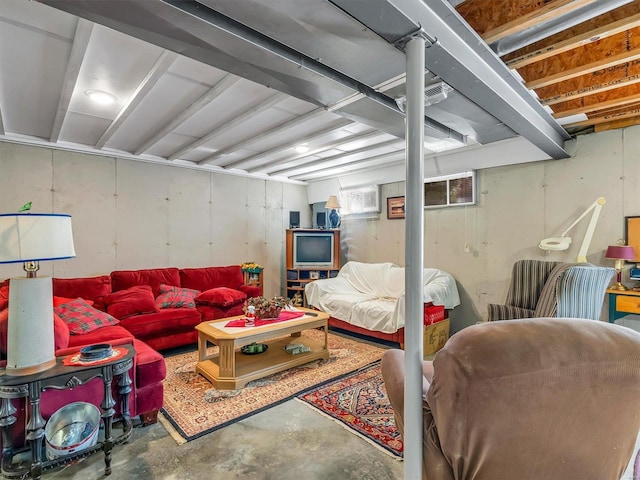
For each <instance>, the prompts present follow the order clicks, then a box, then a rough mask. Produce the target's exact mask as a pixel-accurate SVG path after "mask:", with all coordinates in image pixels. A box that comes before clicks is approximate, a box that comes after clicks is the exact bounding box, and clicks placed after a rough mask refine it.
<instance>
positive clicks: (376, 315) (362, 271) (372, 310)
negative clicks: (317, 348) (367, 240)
mask: <svg viewBox="0 0 640 480" xmlns="http://www.w3.org/2000/svg"><path fill="white" fill-rule="evenodd" d="M304 291H305V295H306V298H307V304H308V305H310V306H312V307H315V308H317V309H318V310H322V311H323V312H326V313H328V314H329V315H330V316H331V317H333V318H335V319H339V320H341V321H343V322H346V323H348V324H350V325H353V326H355V327H359V328H362V329H365V330H370V331H373V332H383V333H387V334H391V333H395V332H397V331H398V330H399V329H401V328H404V310H405V307H404V268H403V267H399V266H398V265H395V264H393V263H362V262H347V263H346V264H345V265H344V266H343V267H342V268H341V269H340V272H339V273H338V275H337V276H336V277H334V278H327V279H322V280H316V281H314V282H310V283H308V284H307V285H306V286H305V289H304ZM423 293H424V302H425V303H428V302H431V303H433V304H434V305H444V307H445V308H446V309H452V308H454V307H455V306H457V305H459V304H460V297H459V295H458V288H457V286H456V281H455V279H454V278H453V277H452V276H451V275H450V274H449V273H447V272H444V271H442V270H438V269H435V268H425V269H424V288H423Z"/></svg>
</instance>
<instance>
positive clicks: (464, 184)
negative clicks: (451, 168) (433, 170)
mask: <svg viewBox="0 0 640 480" xmlns="http://www.w3.org/2000/svg"><path fill="white" fill-rule="evenodd" d="M475 203H476V172H475V170H473V171H471V172H463V173H457V174H454V175H446V176H442V177H435V178H427V179H425V181H424V206H425V208H440V207H457V206H461V205H475Z"/></svg>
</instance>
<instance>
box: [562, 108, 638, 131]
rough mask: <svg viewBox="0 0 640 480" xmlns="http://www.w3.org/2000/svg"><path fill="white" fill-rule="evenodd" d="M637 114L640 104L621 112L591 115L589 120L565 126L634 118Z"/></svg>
mask: <svg viewBox="0 0 640 480" xmlns="http://www.w3.org/2000/svg"><path fill="white" fill-rule="evenodd" d="M637 116H640V105H637V106H636V107H634V108H632V109H630V110H623V111H620V112H614V113H608V114H605V115H599V116H596V117H590V118H588V119H587V120H582V121H580V122H574V123H570V124H568V125H565V128H573V127H581V126H590V125H598V124H601V123H606V122H611V121H615V120H622V119H625V118H632V117H637Z"/></svg>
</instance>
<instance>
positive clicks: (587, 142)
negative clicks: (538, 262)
mask: <svg viewBox="0 0 640 480" xmlns="http://www.w3.org/2000/svg"><path fill="white" fill-rule="evenodd" d="M566 148H567V150H568V151H569V152H570V153H571V156H572V158H569V159H566V160H547V161H541V162H533V163H524V164H519V165H512V166H503V167H495V168H487V169H484V170H480V171H478V175H477V180H478V192H479V195H478V204H477V205H475V206H469V207H453V208H444V209H435V210H433V209H429V210H425V265H426V266H429V267H435V268H441V269H443V270H446V271H448V272H450V273H451V274H452V275H454V277H455V278H456V279H457V282H458V287H459V289H460V294H461V298H462V305H461V306H460V307H458V308H456V309H455V310H454V313H453V316H452V330H453V331H457V330H460V329H461V328H463V327H464V326H468V325H471V324H473V323H475V322H477V321H482V320H486V317H487V304H488V303H502V302H503V301H504V300H505V299H506V294H507V288H508V281H509V277H510V274H511V267H512V265H513V263H514V262H515V261H516V260H519V259H528V258H531V259H549V260H562V261H575V258H576V256H577V253H578V249H579V248H580V244H581V243H582V239H583V237H584V234H585V232H586V228H587V224H588V223H589V219H590V215H589V216H587V217H585V218H584V219H583V220H582V221H581V222H580V223H579V224H578V225H577V226H576V227H574V228H573V229H572V230H571V231H570V232H569V235H570V236H572V238H573V244H572V246H571V247H570V249H569V250H567V251H565V252H553V253H548V254H547V253H546V252H544V251H543V250H540V249H539V248H538V243H539V242H540V240H541V239H543V238H547V237H551V236H558V235H560V234H561V233H562V232H563V231H564V230H565V229H566V228H567V227H568V226H569V225H570V224H571V223H572V222H573V221H574V220H575V219H576V218H578V216H579V215H580V214H581V213H582V212H584V210H586V209H587V207H589V206H590V205H591V204H592V203H593V202H594V201H595V200H596V198H598V197H599V196H604V197H605V198H606V205H605V206H604V207H603V209H602V212H601V215H600V219H599V222H598V225H597V227H596V231H595V234H594V237H593V241H592V243H591V247H590V249H589V252H588V255H587V259H588V261H589V262H590V263H593V264H597V265H606V266H613V261H612V260H609V259H606V258H604V254H605V251H606V248H607V246H608V245H613V244H615V243H616V241H617V240H618V239H622V238H624V217H625V216H629V215H640V188H639V187H640V127H638V126H635V127H629V128H626V129H621V130H612V131H607V132H603V133H597V134H591V135H585V136H580V137H578V138H577V139H576V140H573V141H571V142H568V143H567V145H566ZM505 154H509V155H517V152H514V151H512V150H511V151H506V153H505ZM403 194H404V182H395V183H389V184H385V185H383V188H382V198H383V202H382V203H383V211H382V213H381V214H380V218H379V219H366V220H359V219H355V218H349V217H346V218H343V221H342V243H343V248H345V249H346V258H347V259H350V260H358V261H367V262H383V261H389V262H394V263H397V264H399V265H404V264H405V259H404V237H405V231H404V228H405V221H404V220H388V219H387V218H386V198H387V197H390V196H397V195H403ZM465 243H467V244H468V246H469V250H470V252H469V253H465V251H464V246H465ZM343 253H344V252H343ZM627 282H629V281H628V279H627ZM631 283H632V282H631ZM605 308H606V302H605ZM602 318H603V319H606V318H607V316H606V310H605V311H604V312H603V317H602Z"/></svg>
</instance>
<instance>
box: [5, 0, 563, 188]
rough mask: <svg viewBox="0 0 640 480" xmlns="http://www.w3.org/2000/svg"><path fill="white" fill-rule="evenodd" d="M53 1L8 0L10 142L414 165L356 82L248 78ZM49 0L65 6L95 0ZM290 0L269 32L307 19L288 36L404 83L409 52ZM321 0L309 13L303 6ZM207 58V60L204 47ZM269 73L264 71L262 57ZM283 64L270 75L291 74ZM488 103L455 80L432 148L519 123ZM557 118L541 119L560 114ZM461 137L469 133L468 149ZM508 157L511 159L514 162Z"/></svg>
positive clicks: (270, 164)
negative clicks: (100, 97)
mask: <svg viewBox="0 0 640 480" xmlns="http://www.w3.org/2000/svg"><path fill="white" fill-rule="evenodd" d="M43 1H44V0H43ZM45 3H46V1H45ZM45 3H39V2H36V1H27V0H2V4H1V6H0V65H1V75H0V140H5V141H10V142H20V143H26V144H34V145H44V146H52V147H54V148H63V149H69V150H77V151H84V152H90V153H97V154H100V155H108V156H119V157H123V158H132V159H137V160H142V161H150V162H158V163H162V164H173V165H177V166H189V167H192V168H201V169H205V170H212V171H221V172H227V173H232V174H242V175H251V176H258V177H261V178H272V179H276V180H283V181H293V182H314V181H318V180H326V179H330V178H335V177H340V176H343V175H349V174H353V173H359V172H366V171H370V170H376V169H380V168H383V167H384V168H388V167H389V166H394V165H397V166H399V165H402V164H403V162H404V139H403V138H402V134H403V133H402V130H401V129H400V130H399V129H398V128H397V125H398V122H396V124H395V126H394V127H392V128H391V127H390V128H385V127H386V125H383V124H384V122H380V121H379V120H378V119H379V118H385V116H386V115H387V114H386V113H384V112H383V113H382V115H381V116H380V114H378V113H376V114H375V115H372V116H368V112H367V111H365V110H366V109H365V108H361V107H360V106H359V104H358V103H357V101H360V100H361V97H362V95H358V92H349V91H348V89H346V88H344V89H343V88H342V87H343V86H342V85H339V87H336V88H333V89H332V87H331V86H322V88H324V90H321V87H320V86H317V88H316V85H315V84H314V83H312V82H309V81H305V80H304V79H302V80H300V79H299V78H298V79H295V78H294V79H293V80H292V85H294V86H295V87H294V88H291V89H289V88H288V87H287V85H286V81H282V83H283V85H284V87H280V86H278V85H276V87H278V88H276V87H273V88H271V87H270V86H267V85H265V84H266V83H269V82H268V81H265V80H263V77H260V76H258V77H255V75H254V74H252V73H251V72H248V73H247V74H246V75H243V72H244V70H249V69H244V70H243V68H244V65H246V64H247V63H242V60H243V59H242V58H240V57H241V54H238V59H239V61H238V62H237V63H236V64H234V66H236V65H237V67H234V68H231V69H227V70H234V72H233V73H229V72H228V71H225V70H224V69H222V68H218V67H216V66H213V65H212V64H215V63H216V62H215V61H210V62H209V61H207V62H205V61H202V60H201V59H195V58H192V57H198V56H199V53H200V54H202V52H199V53H198V52H196V53H194V52H193V50H194V48H192V47H193V46H190V49H187V48H185V49H184V51H182V52H181V53H180V54H179V53H176V51H179V49H178V48H176V49H171V48H167V45H170V42H169V41H168V40H166V39H162V38H160V37H158V42H157V43H158V44H154V43H151V42H148V41H145V40H142V39H140V38H136V37H134V36H131V35H128V34H126V33H122V32H121V31H117V30H116V29H112V28H109V27H107V26H103V25H102V24H101V23H105V24H107V23H109V21H108V20H107V21H101V22H99V23H94V22H93V21H91V20H89V19H87V18H93V17H92V13H91V12H90V13H89V14H87V15H84V14H83V15H82V17H83V18H80V17H78V16H75V15H73V14H71V13H67V12H66V11H63V10H59V9H58V8H52V7H51V6H49V5H47V4H45ZM49 3H51V4H54V5H55V6H56V7H60V8H64V9H65V10H69V11H73V9H74V8H76V7H78V8H81V7H82V4H83V3H85V4H90V2H83V1H76V2H74V1H73V0H68V1H66V2H65V1H58V0H56V2H49ZM108 3H109V2H108V1H104V0H103V1H100V2H94V5H100V4H102V5H106V4H108ZM111 3H113V1H111ZM134 3H135V2H132V1H121V2H120V3H118V5H120V6H121V7H122V9H125V10H126V9H127V8H128V7H127V5H133V4H134ZM152 3H155V4H162V5H160V7H162V8H167V7H166V5H165V3H167V2H160V1H156V0H153V1H147V2H138V4H144V5H145V8H146V5H149V4H152ZM185 3H189V2H185ZM190 3H198V2H190ZM200 3H203V4H208V6H209V7H210V8H217V7H220V10H221V11H224V10H225V8H227V7H228V8H227V9H228V10H229V11H227V12H225V13H227V14H229V15H232V14H239V13H238V12H234V10H236V9H238V8H239V5H244V6H254V7H260V8H264V9H266V8H267V7H266V6H265V5H268V7H269V8H271V7H272V4H270V3H269V2H268V1H266V0H265V1H264V2H258V1H253V0H252V1H249V0H247V1H246V2H226V3H225V2H224V1H223V2H215V1H208V2H207V1H204V2H200ZM276 3H277V4H278V7H275V6H274V7H273V9H272V10H277V8H280V9H281V10H280V12H279V14H282V12H284V11H285V8H284V7H286V2H283V1H278V2H276ZM346 3H348V2H346ZM293 4H295V5H296V9H300V13H299V14H298V15H293V14H290V15H289V14H288V15H287V16H286V18H284V17H283V23H282V24H283V25H287V29H284V28H277V26H276V27H274V26H273V25H274V24H273V23H271V24H270V25H271V28H273V29H274V31H272V32H268V33H269V34H270V36H271V37H275V38H278V37H279V38H278V40H279V41H285V40H287V39H286V37H287V36H293V35H290V32H291V31H292V30H291V29H290V28H289V27H292V28H293V25H297V26H299V28H300V29H302V30H303V32H302V33H303V34H304V35H300V32H299V34H298V38H297V39H293V38H292V39H291V40H290V43H291V45H295V44H296V42H298V45H296V46H298V47H299V48H300V49H301V50H304V49H305V41H304V39H305V38H307V37H306V35H307V34H309V35H313V34H317V35H324V37H322V38H329V40H327V51H330V52H333V53H332V54H331V55H332V56H331V55H330V58H329V59H328V60H327V61H328V62H329V63H330V64H332V65H333V66H334V67H338V66H340V65H341V68H342V71H345V72H347V73H349V74H350V75H351V77H354V78H356V77H365V78H366V81H365V80H363V81H365V82H368V83H369V86H370V87H371V88H372V89H373V90H375V91H376V92H381V93H383V94H385V95H388V96H389V98H394V97H397V96H400V95H401V94H403V93H404V76H403V73H404V72H403V71H399V69H400V70H403V68H404V63H403V62H404V54H403V53H402V52H401V51H400V50H399V49H397V48H395V47H394V46H392V45H391V44H389V43H387V42H385V41H383V40H382V39H381V38H380V37H379V36H378V35H377V34H376V33H374V32H373V31H371V30H369V29H367V28H364V27H363V26H362V25H361V24H360V23H358V22H357V21H356V20H355V19H354V18H352V17H351V16H347V15H346V14H344V12H342V11H341V10H339V9H337V8H336V6H335V5H332V4H329V3H327V2H318V1H316V0H305V1H301V2H291V5H293ZM320 6H321V8H319V7H320ZM136 7H137V6H136ZM312 7H313V9H314V11H313V12H308V11H305V8H306V10H309V9H310V8H312ZM132 8H133V7H132ZM260 8H255V9H252V8H246V9H245V12H253V18H251V19H250V21H252V22H254V27H255V28H259V29H261V31H267V30H269V25H266V24H267V23H269V22H267V21H264V23H265V25H261V24H260V21H261V19H260V18H259V15H257V14H256V13H255V12H259V11H260ZM317 8H318V9H317ZM81 13H84V12H81ZM240 13H244V12H240ZM271 14H273V11H271ZM306 14H308V15H309V18H314V19H315V21H311V20H309V22H308V23H303V22H302V21H301V20H300V19H301V18H302V17H304V15H306ZM246 15H247V16H248V17H251V16H252V15H250V14H249V13H246ZM94 17H95V16H94ZM285 20H286V21H285ZM323 22H324V23H323ZM179 23H180V21H176V24H179ZM118 25H119V23H118V22H117V21H115V22H113V23H112V26H118ZM321 27H322V28H321ZM136 28H137V27H136V26H135V25H134V26H133V27H132V26H131V25H126V26H124V27H122V28H121V30H129V31H134V32H135V31H136V30H135V29H136ZM323 29H324V30H323ZM349 29H350V30H349ZM320 30H322V31H320ZM336 30H342V32H341V33H342V35H343V36H344V37H343V38H341V39H340V38H338V37H337V36H336V35H337V33H336ZM328 31H329V32H330V33H331V35H327V32H328ZM283 32H284V33H283ZM279 33H280V34H281V35H279ZM154 35H155V34H154V33H153V29H150V30H149V31H146V32H143V33H142V34H140V35H138V36H139V37H143V38H147V39H153V38H155V37H154ZM318 38H320V37H318ZM336 39H337V40H336ZM336 41H342V42H343V43H334V42H336ZM306 43H307V44H308V45H306V48H311V47H312V46H313V48H316V44H317V42H309V41H308V39H307V40H306ZM368 43H370V45H369V44H368ZM211 44H212V45H213V46H215V44H214V43H213V41H212V43H211ZM159 45H164V46H159ZM340 45H344V46H345V52H346V51H347V46H348V47H349V48H351V47H353V48H355V46H356V45H357V47H358V48H361V47H362V46H363V45H364V46H367V48H368V50H367V51H368V52H369V54H368V56H367V57H365V55H364V54H359V53H358V52H357V51H356V50H353V51H352V52H350V54H351V57H349V58H350V59H351V60H350V61H347V60H349V58H347V59H346V60H345V59H340V51H341V49H340V48H336V47H339V46H340ZM196 50H197V48H196ZM205 53H206V52H205ZM310 53H311V52H310ZM201 58H205V59H206V58H207V57H206V55H205V54H202V55H201ZM376 58H378V59H379V60H377V61H376V60H375V59H376ZM317 60H318V61H319V62H320V61H324V60H325V59H320V58H318V59H317ZM496 60H497V57H496ZM332 61H333V63H331V62H332ZM340 61H342V64H340ZM360 63H361V64H362V65H360ZM350 69H351V71H350ZM265 70H268V68H264V67H263V72H264V71H265ZM504 72H507V70H506V69H505V71H504ZM504 72H501V74H504ZM277 73H278V74H279V76H278V75H275V74H274V76H273V78H279V79H281V78H282V77H283V76H284V74H281V73H282V72H277ZM280 74H281V75H280ZM426 76H427V80H428V81H429V82H435V81H438V80H439V78H438V76H436V75H435V74H432V73H430V72H427V74H426ZM506 76H508V77H511V75H509V74H506ZM440 77H441V78H442V76H440ZM250 78H258V80H262V81H253V80H251V79H250ZM511 80H513V78H512V77H511ZM508 81H510V80H508ZM274 83H277V82H274ZM300 84H304V89H306V90H304V89H302V88H299V85H300ZM318 85H319V84H318ZM296 88H297V90H296ZM477 88H478V87H477V86H476V89H477ZM91 89H94V90H102V91H106V92H109V93H111V94H113V95H115V97H116V98H117V100H116V101H115V103H113V104H111V105H99V104H96V103H95V102H93V101H92V100H91V99H90V98H89V97H88V96H87V94H86V92H87V91H89V90H91ZM302 90H304V92H302ZM314 90H317V93H318V95H317V96H315V93H316V92H314ZM343 90H344V91H343ZM301 92H302V93H301ZM308 92H312V93H311V94H309V93H308ZM354 93H355V94H354ZM519 95H520V96H527V93H526V90H525V89H524V88H522V89H521V91H519ZM325 97H326V101H323V100H324V99H325ZM527 101H528V100H527ZM478 104H482V102H481V101H476V100H475V99H473V101H469V95H468V94H467V95H462V94H460V93H458V92H457V91H454V92H453V93H452V94H451V96H450V97H449V98H448V99H447V100H446V101H445V102H442V103H441V104H436V105H434V106H432V107H431V108H430V109H428V110H427V115H428V116H430V117H431V118H433V119H435V120H436V121H437V122H439V124H440V125H443V126H445V127H446V128H451V131H452V133H453V135H449V134H447V133H446V128H445V129H444V130H442V129H441V130H439V131H435V130H430V129H428V128H426V129H425V130H426V133H427V149H426V151H425V152H426V153H427V155H428V156H429V155H431V156H433V154H434V153H435V152H438V151H447V152H451V151H455V150H463V149H468V148H474V147H477V146H478V145H479V144H489V143H492V142H495V141H499V140H504V139H509V138H514V137H517V136H518V134H519V133H520V134H522V132H518V126H514V127H513V129H512V128H510V126H509V125H508V123H509V122H505V121H502V120H500V119H499V118H496V116H494V115H492V114H490V113H487V111H486V109H483V108H480V107H479V106H478ZM359 109H360V110H359ZM369 110H371V109H369ZM461 110H462V111H461ZM392 113H393V115H397V113H398V112H392ZM376 115H377V117H375V116H376ZM388 115H391V113H389V114H388ZM542 115H544V112H543V114H542ZM374 117H375V118H374ZM549 119H551V117H549V118H548V119H547V118H545V121H550V122H552V123H553V122H555V121H553V119H551V120H549ZM389 123H391V122H389ZM520 128H522V127H520ZM398 132H400V133H398ZM451 137H453V138H458V139H459V138H464V140H465V143H466V146H465V145H463V144H461V143H460V142H458V141H454V140H451ZM301 144H305V145H306V146H307V147H308V151H307V152H305V153H299V152H298V151H297V150H296V148H295V147H296V146H299V145H301ZM429 146H430V147H429ZM543 150H544V148H543ZM546 158H549V156H546ZM501 161H504V163H509V159H501ZM514 161H517V159H514ZM456 168H458V169H459V170H467V169H471V168H475V165H473V163H472V162H470V163H469V165H466V164H465V165H462V164H461V165H458V166H457V167H456Z"/></svg>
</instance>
